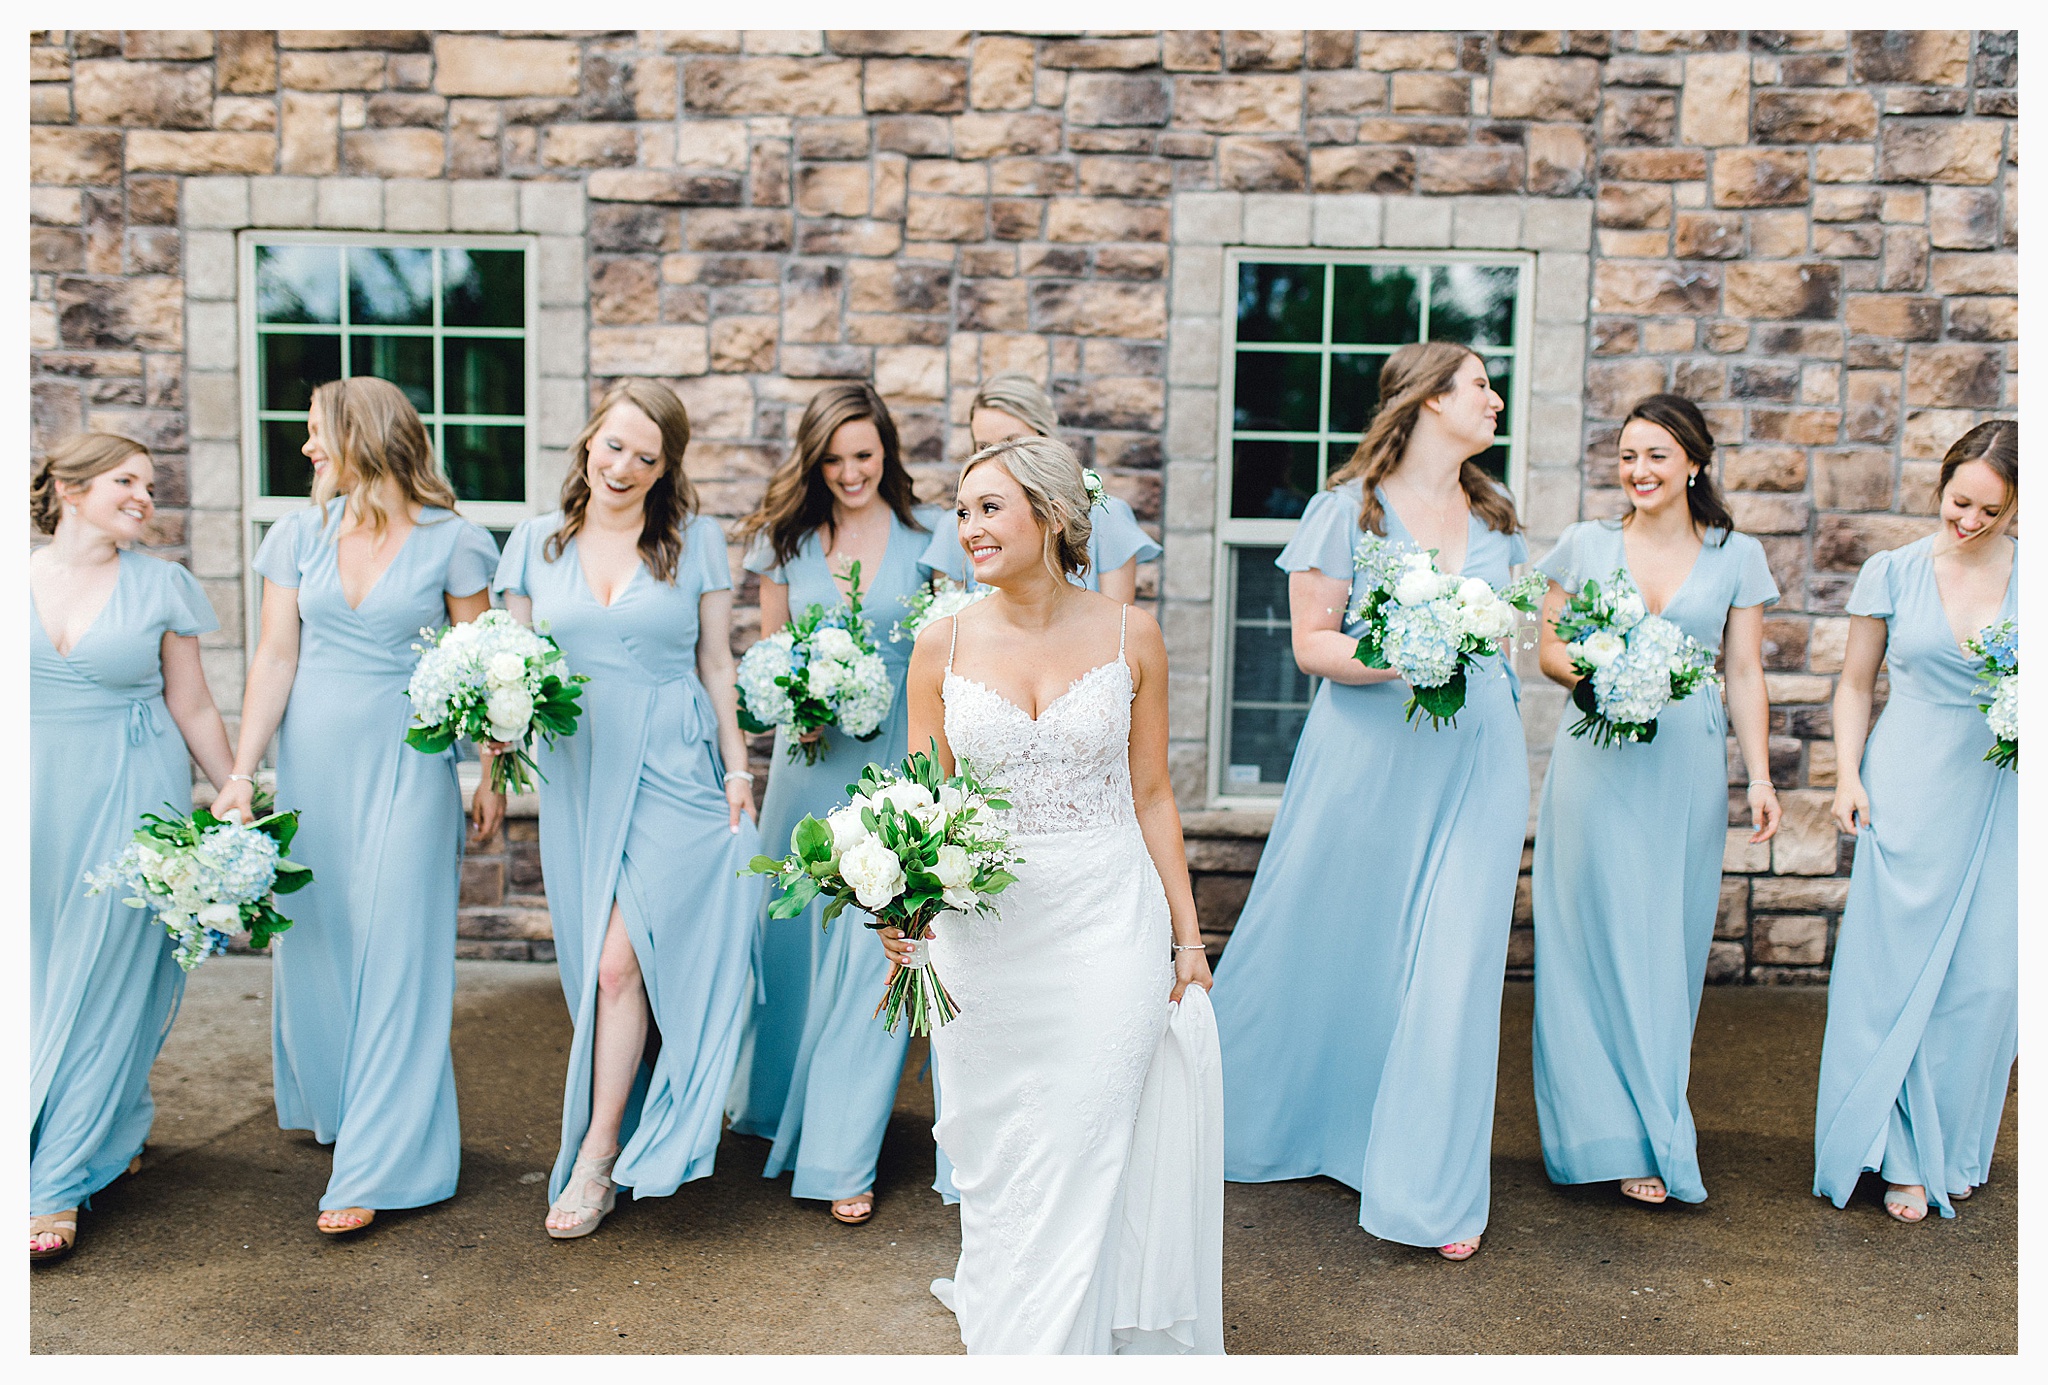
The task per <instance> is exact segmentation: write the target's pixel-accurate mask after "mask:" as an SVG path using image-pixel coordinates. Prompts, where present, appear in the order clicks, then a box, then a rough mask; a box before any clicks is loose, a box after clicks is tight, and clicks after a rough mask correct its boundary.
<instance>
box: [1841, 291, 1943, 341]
mask: <svg viewBox="0 0 2048 1385" xmlns="http://www.w3.org/2000/svg"><path fill="white" fill-rule="evenodd" d="M1843 320H1844V322H1845V323H1846V325H1847V326H1848V328H1849V330H1850V331H1851V332H1853V333H1855V334H1856V335H1858V336H1866V337H1886V338H1890V339H1891V340H1894V341H1933V340H1934V339H1935V338H1936V337H1938V336H1940V335H1941V300H1940V299H1939V298H1932V297H1918V296H1915V295H1912V294H1904V293H1858V294H1851V295H1850V297H1849V303H1848V309H1847V311H1846V313H1845V314H1844V316H1843Z"/></svg>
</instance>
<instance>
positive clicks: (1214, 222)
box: [1173, 192, 1244, 245]
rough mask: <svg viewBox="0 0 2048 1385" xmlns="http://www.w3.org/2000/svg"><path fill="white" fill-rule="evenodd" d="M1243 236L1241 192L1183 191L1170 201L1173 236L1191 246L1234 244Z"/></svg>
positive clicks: (1242, 196)
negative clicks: (1171, 202) (1171, 203)
mask: <svg viewBox="0 0 2048 1385" xmlns="http://www.w3.org/2000/svg"><path fill="white" fill-rule="evenodd" d="M1243 236H1244V194H1243V193H1237V192H1184V193H1181V194H1180V195H1179V196H1177V197H1175V198H1174V200H1173V238H1174V239H1175V240H1176V241H1179V242H1182V243H1185V244H1192V245H1235V244H1238V243H1239V242H1240V241H1241V240H1242V238H1243Z"/></svg>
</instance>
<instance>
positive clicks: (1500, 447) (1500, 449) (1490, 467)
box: [1472, 442, 1508, 485]
mask: <svg viewBox="0 0 2048 1385" xmlns="http://www.w3.org/2000/svg"><path fill="white" fill-rule="evenodd" d="M1472 460H1473V461H1475V462H1477V463H1479V465H1480V466H1481V467H1482V468H1483V469H1484V470H1485V472H1486V474H1487V475H1488V476H1491V477H1492V478H1493V479H1494V480H1496V481H1498V482H1500V483H1501V484H1502V485H1506V484H1507V483H1508V445H1507V444H1506V443H1504V442H1497V443H1495V444H1494V445H1493V446H1491V447H1489V448H1487V449H1486V450H1485V451H1484V452H1482V453H1480V454H1479V455H1478V456H1477V457H1474V458H1473V459H1472Z"/></svg>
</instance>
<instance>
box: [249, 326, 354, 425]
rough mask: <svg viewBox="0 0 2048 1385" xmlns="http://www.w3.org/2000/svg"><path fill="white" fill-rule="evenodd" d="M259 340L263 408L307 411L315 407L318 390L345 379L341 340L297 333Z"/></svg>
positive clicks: (259, 401) (259, 397)
mask: <svg viewBox="0 0 2048 1385" xmlns="http://www.w3.org/2000/svg"><path fill="white" fill-rule="evenodd" d="M257 340H258V341H259V342H260V343H261V346H262V352H261V355H262V361H261V365H260V371H261V377H262V378H261V380H260V382H259V389H258V393H257V402H256V407H257V408H259V409H304V408H306V407H307V406H309V405H310V404H312V402H313V391H314V389H315V388H316V387H318V386H320V385H324V384H326V383H327V382H328V381H329V380H339V379H340V378H341V338H340V337H330V336H328V335H326V334H325V333H320V334H318V335H306V336H300V335H299V334H297V333H295V332H294V333H278V334H276V335H270V334H265V335H264V336H261V337H259V338H258V339H257Z"/></svg>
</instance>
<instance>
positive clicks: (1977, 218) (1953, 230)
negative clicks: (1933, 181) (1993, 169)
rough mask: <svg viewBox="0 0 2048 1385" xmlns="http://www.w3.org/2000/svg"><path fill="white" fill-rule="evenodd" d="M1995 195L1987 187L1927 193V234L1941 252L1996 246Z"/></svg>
mask: <svg viewBox="0 0 2048 1385" xmlns="http://www.w3.org/2000/svg"><path fill="white" fill-rule="evenodd" d="M1998 212H1999V207H1998V193H1997V192H1996V191H1994V190H1993V189H1990V188H1967V187H1936V188H1930V189H1929V190H1928V196H1927V234H1928V239H1929V241H1930V242H1931V243H1932V244H1933V245H1934V246H1935V247H1936V248H1937V249H1941V250H1991V249H1994V248H1996V247H1997V245H1998V243H1999V235H2000V229H2001V228H2000V226H1999V220H1998Z"/></svg>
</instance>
